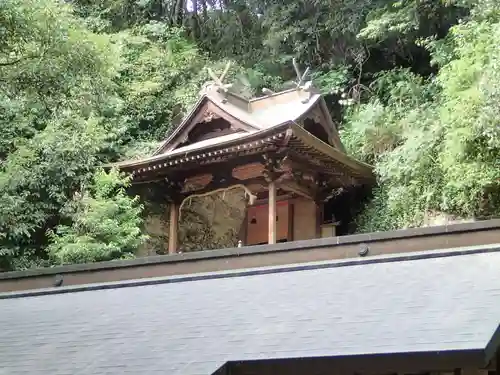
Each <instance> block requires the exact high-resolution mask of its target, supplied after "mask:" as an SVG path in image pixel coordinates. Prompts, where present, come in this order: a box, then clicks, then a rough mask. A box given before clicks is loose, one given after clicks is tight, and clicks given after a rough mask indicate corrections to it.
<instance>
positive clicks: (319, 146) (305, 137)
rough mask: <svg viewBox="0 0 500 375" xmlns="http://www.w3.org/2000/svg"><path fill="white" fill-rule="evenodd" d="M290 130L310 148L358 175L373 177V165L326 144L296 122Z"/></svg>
mask: <svg viewBox="0 0 500 375" xmlns="http://www.w3.org/2000/svg"><path fill="white" fill-rule="evenodd" d="M292 130H293V134H294V136H295V137H297V138H298V139H299V140H300V141H301V142H303V143H304V144H306V145H308V146H310V147H311V148H312V149H315V150H316V151H318V152H320V153H321V154H323V155H325V156H326V157H328V158H330V159H333V160H335V161H337V162H339V163H341V164H343V165H345V166H346V167H348V168H349V169H351V170H353V171H355V172H357V173H359V175H361V176H363V177H365V178H367V179H375V175H374V174H373V167H372V166H371V165H369V164H366V163H363V162H361V161H359V160H356V159H354V158H353V157H351V156H349V155H347V154H345V153H344V152H342V151H340V150H338V149H336V148H334V147H332V146H330V145H329V144H326V143H325V142H323V141H321V140H320V139H318V138H316V137H315V136H314V135H312V134H311V133H309V132H308V131H307V130H305V129H303V128H302V127H300V126H299V125H297V124H293V125H292Z"/></svg>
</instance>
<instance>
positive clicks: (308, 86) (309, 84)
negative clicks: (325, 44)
mask: <svg viewBox="0 0 500 375" xmlns="http://www.w3.org/2000/svg"><path fill="white" fill-rule="evenodd" d="M292 63H293V68H294V69H295V73H296V74H297V81H296V82H295V84H296V89H297V90H302V91H304V92H307V93H309V96H308V97H307V98H305V99H303V100H302V103H304V104H306V103H307V102H309V100H311V98H312V96H313V95H314V94H315V93H316V91H317V90H316V88H315V87H314V84H313V81H312V79H311V78H310V77H309V71H310V70H311V68H310V67H309V66H308V67H307V68H306V70H305V71H304V73H302V72H301V71H300V68H299V64H298V63H297V60H296V59H295V57H294V58H293V59H292ZM307 78H310V79H307Z"/></svg>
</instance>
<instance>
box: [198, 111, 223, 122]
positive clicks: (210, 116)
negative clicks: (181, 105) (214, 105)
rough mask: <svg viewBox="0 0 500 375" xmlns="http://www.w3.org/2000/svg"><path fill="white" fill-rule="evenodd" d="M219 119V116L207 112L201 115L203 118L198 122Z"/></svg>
mask: <svg viewBox="0 0 500 375" xmlns="http://www.w3.org/2000/svg"><path fill="white" fill-rule="evenodd" d="M219 118H221V116H219V115H218V114H217V113H215V112H212V111H210V110H207V111H205V113H204V114H203V117H202V118H201V120H200V122H211V121H213V120H216V119H219Z"/></svg>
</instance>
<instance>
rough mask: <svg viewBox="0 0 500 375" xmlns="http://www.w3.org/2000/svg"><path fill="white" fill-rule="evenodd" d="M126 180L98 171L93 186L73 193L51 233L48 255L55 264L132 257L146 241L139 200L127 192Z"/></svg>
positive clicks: (115, 174) (113, 173) (113, 172)
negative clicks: (59, 222) (61, 221)
mask: <svg viewBox="0 0 500 375" xmlns="http://www.w3.org/2000/svg"><path fill="white" fill-rule="evenodd" d="M127 185H128V179H126V178H123V177H121V176H119V174H118V173H117V172H116V171H111V172H110V173H106V172H104V171H98V172H97V173H96V175H95V176H94V179H93V182H92V183H91V184H90V186H88V187H84V188H83V189H82V191H80V192H78V193H75V194H74V196H73V199H72V200H70V201H69V202H68V203H67V204H66V205H65V207H64V209H63V214H64V217H63V220H64V219H65V220H67V221H69V222H70V223H71V224H69V225H64V224H61V225H58V226H57V227H56V229H55V231H53V232H51V233H50V239H51V243H50V245H49V246H48V252H49V255H50V257H51V259H52V260H53V263H54V264H68V263H87V262H98V261H104V260H112V259H124V258H131V257H133V256H134V254H135V252H136V251H137V249H138V247H139V246H140V245H141V244H142V243H143V242H144V241H145V240H146V237H145V236H144V235H143V234H142V231H141V229H142V228H141V226H142V219H141V211H142V206H141V205H140V204H139V201H138V197H134V198H132V197H129V196H128V195H127V192H126V187H127Z"/></svg>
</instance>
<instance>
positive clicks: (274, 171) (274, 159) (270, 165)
mask: <svg viewBox="0 0 500 375" xmlns="http://www.w3.org/2000/svg"><path fill="white" fill-rule="evenodd" d="M262 157H263V159H264V169H263V171H262V174H263V176H264V178H265V179H266V181H267V182H271V181H276V180H277V179H278V178H279V177H280V176H281V175H283V174H284V173H286V172H288V171H289V169H288V168H287V167H286V164H285V162H286V161H287V159H288V155H286V154H284V155H278V154H273V155H270V154H264V155H262Z"/></svg>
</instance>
